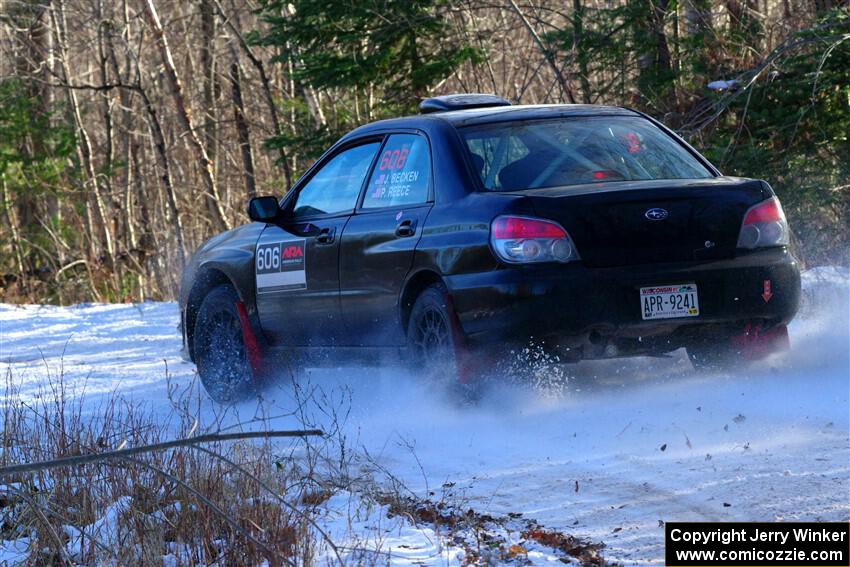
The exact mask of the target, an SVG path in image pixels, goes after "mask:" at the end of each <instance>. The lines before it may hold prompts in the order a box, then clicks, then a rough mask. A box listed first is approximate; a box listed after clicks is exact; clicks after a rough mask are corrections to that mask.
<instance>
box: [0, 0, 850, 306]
mask: <svg viewBox="0 0 850 567" xmlns="http://www.w3.org/2000/svg"><path fill="white" fill-rule="evenodd" d="M454 92H484V93H495V94H498V95H500V96H504V97H506V98H508V99H510V100H511V101H513V102H514V103H522V104H536V103H591V104H611V105H623V106H628V107H631V108H635V109H638V110H641V111H643V112H646V113H648V114H650V115H651V116H653V117H655V118H657V119H659V120H661V121H662V122H664V123H665V124H667V125H668V126H670V127H672V128H673V129H674V130H676V131H677V132H678V133H679V134H680V135H682V136H683V137H685V139H687V140H688V141H689V142H690V143H691V144H693V145H694V146H695V147H696V148H697V149H698V150H700V151H701V152H703V153H704V154H705V155H706V156H707V157H708V158H709V159H710V160H712V161H713V163H714V164H715V165H716V166H717V167H718V168H719V169H720V170H721V171H722V172H723V173H724V174H728V175H740V176H745V177H756V178H762V179H765V180H767V181H768V182H769V183H770V184H771V185H772V186H773V187H774V189H775V190H776V192H777V193H778V195H779V196H780V198H781V199H782V202H783V204H784V206H785V210H786V213H787V214H788V217H789V221H790V223H791V226H792V229H793V239H792V240H793V245H794V248H795V250H796V253H797V255H798V257H799V258H800V260H801V262H802V263H803V264H804V265H806V266H817V265H823V264H847V262H848V260H850V258H848V248H850V4H848V3H847V2H844V3H839V2H836V1H835V0H571V1H569V2H560V1H557V0H505V1H501V0H500V1H494V0H407V1H404V2H398V1H394V0H356V1H355V0H325V1H323V2H313V1H309V0H292V1H286V0H190V1H188V2H186V1H180V0H0V198H2V201H0V216H2V223H0V275H2V278H0V301H4V302H32V303H44V302H50V303H59V304H69V303H77V302H80V301H99V302H100V301H109V302H128V301H143V300H146V299H171V298H173V297H174V294H175V292H176V288H177V285H178V283H179V278H180V273H181V269H182V267H183V265H184V264H185V262H186V261H187V259H188V257H189V256H190V255H191V253H192V252H193V250H194V249H195V248H196V247H197V246H198V245H199V244H200V243H202V242H203V241H204V240H206V239H207V238H209V237H210V236H212V235H214V234H216V233H218V232H221V231H222V230H226V229H228V228H232V227H234V226H236V225H239V224H241V223H244V222H246V221H247V218H246V214H245V205H246V202H247V200H248V198H250V197H253V196H257V195H266V194H271V195H277V196H280V195H282V194H284V193H285V192H286V191H287V189H288V188H289V187H291V186H292V184H293V183H294V182H295V181H296V180H297V178H298V176H299V175H300V174H301V173H303V172H304V171H305V170H306V168H307V167H309V165H310V164H311V163H312V162H313V161H314V160H315V159H316V158H317V157H318V156H319V155H320V154H321V152H322V151H323V150H324V149H325V148H327V147H328V146H329V145H330V144H331V143H332V142H333V141H334V140H335V139H336V138H337V137H338V136H340V135H341V134H343V133H345V132H346V131H348V130H350V129H351V128H353V127H355V126H357V125H359V124H363V123H366V122H369V121H373V120H376V119H380V118H385V117H392V116H400V115H405V114H411V113H414V112H416V106H417V104H418V102H419V101H420V100H421V99H422V98H423V97H427V96H432V95H438V94H447V93H454Z"/></svg>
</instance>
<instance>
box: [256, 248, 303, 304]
mask: <svg viewBox="0 0 850 567" xmlns="http://www.w3.org/2000/svg"><path fill="white" fill-rule="evenodd" d="M263 240H266V241H265V242H264V241H263ZM254 262H255V267H256V274H257V293H258V294H259V293H280V292H286V291H294V290H299V289H306V288H307V245H306V241H305V240H304V239H303V238H298V239H293V240H279V239H272V238H269V239H264V238H263V239H260V242H259V243H257V254H256V257H255V259H254Z"/></svg>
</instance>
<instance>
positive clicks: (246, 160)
mask: <svg viewBox="0 0 850 567" xmlns="http://www.w3.org/2000/svg"><path fill="white" fill-rule="evenodd" d="M230 87H231V95H232V97H233V120H234V122H235V123H236V133H237V135H238V137H239V149H240V151H241V152H240V153H241V154H242V174H243V176H244V178H245V193H246V194H247V195H248V198H249V199H252V198H254V197H256V196H257V184H256V181H255V179H254V154H253V152H252V151H251V137H250V133H249V132H248V123H247V122H246V121H245V104H244V103H243V101H242V81H241V79H240V76H239V63H238V59H237V55H236V53H234V54H233V62H232V63H231V64H230Z"/></svg>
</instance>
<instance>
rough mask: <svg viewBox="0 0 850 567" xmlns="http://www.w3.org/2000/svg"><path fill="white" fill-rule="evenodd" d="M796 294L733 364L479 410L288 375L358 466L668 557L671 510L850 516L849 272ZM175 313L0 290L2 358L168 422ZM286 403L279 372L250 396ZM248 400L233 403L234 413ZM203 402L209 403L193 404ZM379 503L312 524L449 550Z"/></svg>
mask: <svg viewBox="0 0 850 567" xmlns="http://www.w3.org/2000/svg"><path fill="white" fill-rule="evenodd" d="M804 291H805V302H804V305H803V308H802V309H801V312H800V315H799V316H798V318H797V319H796V320H795V321H794V323H793V324H792V327H791V341H792V351H791V353H790V354H788V355H785V356H782V357H776V358H773V359H770V360H768V361H766V362H765V363H763V364H760V365H757V366H754V367H750V368H741V369H740V370H738V371H736V372H735V373H734V374H719V375H713V376H707V375H700V374H696V373H694V372H692V371H691V368H690V364H689V363H688V362H687V360H686V359H685V357H684V355H683V354H682V353H677V356H674V357H673V358H670V359H633V360H615V361H604V362H595V363H581V364H580V365H578V366H576V367H573V368H571V369H569V373H570V374H571V375H572V376H571V378H570V379H569V381H568V382H567V386H566V387H564V388H562V389H561V390H559V391H554V390H552V389H540V388H537V389H535V388H530V387H528V386H512V385H507V384H506V385H504V386H497V387H494V388H492V389H491V390H489V391H488V393H487V394H486V395H485V398H484V399H483V400H482V401H481V403H480V404H478V405H476V406H473V407H469V406H464V405H462V404H458V403H456V401H455V400H451V399H450V398H449V396H448V394H447V393H446V392H445V391H444V390H441V389H439V388H434V387H433V386H432V385H429V384H426V383H423V381H422V380H417V379H415V378H411V377H408V376H406V375H405V373H404V372H403V371H401V370H398V369H392V368H382V369H378V370H376V369H359V368H350V367H345V368H337V369H316V370H311V371H308V372H306V373H305V375H303V376H299V377H298V381H299V383H300V384H302V385H303V384H307V383H309V384H310V385H312V386H313V387H318V388H321V390H322V391H323V392H324V393H325V394H327V397H326V398H325V400H326V401H325V402H324V403H325V404H326V407H327V405H330V406H333V407H337V408H338V409H339V416H340V417H341V428H342V429H341V431H342V434H343V435H344V438H345V443H346V444H347V446H348V448H349V449H354V450H355V451H354V454H355V455H357V456H356V457H355V458H354V463H355V465H356V466H358V467H359V470H362V471H368V473H369V474H370V475H372V476H373V477H374V478H376V479H378V480H379V482H380V481H382V479H383V481H384V482H389V481H388V480H387V479H389V478H391V477H394V478H395V480H396V482H400V483H402V484H403V485H405V486H406V487H407V488H409V489H410V490H411V491H413V492H415V493H416V494H418V495H419V496H423V497H427V496H428V495H429V492H433V493H434V495H433V496H432V498H433V499H444V500H446V501H447V502H450V503H452V504H455V505H458V506H463V507H465V509H468V508H472V509H474V510H475V511H476V512H479V513H488V514H492V515H498V516H506V515H507V514H509V513H513V514H516V513H522V514H523V518H527V519H533V520H536V521H537V522H539V523H540V524H542V525H544V526H546V527H547V528H555V529H559V530H563V531H565V532H567V533H570V534H573V535H576V536H579V537H582V538H586V539H589V540H592V541H601V542H604V543H605V544H606V546H607V547H606V549H605V551H604V555H605V557H606V558H607V559H610V560H617V561H623V562H626V563H632V562H635V563H662V562H663V523H662V522H664V521H671V520H706V521H712V520H797V519H811V520H848V519H850V332H848V327H850V311H849V309H850V307H848V304H850V301H848V299H850V297H849V296H850V270H848V269H842V268H820V269H815V270H811V271H809V272H807V273H806V274H805V275H804ZM177 320H178V313H177V307H176V306H175V305H174V304H171V303H145V304H141V305H83V306H75V307H69V308H57V307H49V306H23V307H21V306H11V305H0V371H2V372H3V374H4V375H7V374H9V373H10V376H11V379H12V381H13V382H14V384H15V386H16V388H17V389H18V390H19V392H20V395H21V396H22V397H28V396H35V395H37V394H38V391H39V387H42V386H43V384H44V382H45V377H46V376H47V375H48V373H49V374H51V375H52V376H57V375H58V374H59V373H62V374H63V376H64V380H65V383H66V384H68V385H70V390H69V393H70V394H71V395H77V396H79V395H83V394H85V399H86V400H87V401H86V407H87V408H91V409H90V411H91V412H95V411H97V408H98V401H99V400H102V399H103V397H104V396H111V395H112V394H114V393H116V392H117V393H119V394H120V395H121V396H124V397H126V398H128V399H131V400H134V401H135V402H136V403H138V404H141V405H144V406H145V407H147V408H148V409H150V410H151V411H153V412H159V413H162V415H163V417H167V414H168V412H169V411H170V405H169V403H168V395H167V390H168V383H169V381H170V383H171V384H172V385H174V384H178V385H180V384H188V383H190V382H191V381H193V380H194V367H193V366H192V365H190V364H188V363H186V362H184V361H182V360H181V359H180V355H179V350H180V346H181V344H180V335H179V332H178V331H177ZM293 403H294V402H293V388H292V385H291V383H290V382H289V381H287V380H281V383H280V385H279V386H277V387H274V388H271V389H269V390H268V391H266V392H265V393H264V399H263V401H262V402H261V404H262V407H261V409H262V411H263V413H265V414H266V415H276V414H280V413H286V412H287V410H290V409H292V407H293ZM257 409H258V408H257V402H252V403H244V404H241V405H240V406H238V407H237V408H235V412H234V414H233V415H232V416H231V417H230V418H229V419H239V417H240V416H252V415H254V414H256V413H257ZM214 410H215V408H214V407H213V405H212V404H211V403H209V402H207V403H206V405H205V406H204V408H203V409H202V412H201V419H202V420H207V421H211V420H212V416H213V414H214ZM307 412H308V413H310V410H309V408H308V409H307ZM237 414H239V415H237ZM312 414H313V416H314V418H315V421H316V423H317V425H319V426H325V427H327V428H330V427H331V424H330V423H327V420H329V419H330V418H328V417H326V416H325V415H324V414H323V413H322V411H319V409H316V411H314V412H312ZM323 420H324V421H323ZM297 425H299V424H298V423H297V422H296V420H295V418H294V417H284V418H278V419H277V420H275V423H274V426H275V427H291V426H297ZM367 455H368V456H367ZM352 507H354V511H352ZM385 512H386V510H385V509H384V508H382V507H377V508H373V509H372V510H371V511H368V512H367V511H364V510H361V509H360V506H359V504H358V497H357V496H356V495H352V494H349V493H339V494H337V495H336V496H334V497H333V498H332V499H331V500H330V501H329V511H328V513H327V515H326V517H325V518H324V522H325V525H326V527H327V529H328V530H329V531H330V533H331V534H332V537H333V539H334V540H335V541H337V542H338V543H343V544H346V543H347V544H348V545H352V544H353V543H354V542H360V543H362V542H363V541H365V540H371V541H372V543H371V545H372V546H375V547H379V548H380V549H381V551H382V552H387V553H390V554H391V555H390V557H391V558H392V560H393V562H394V563H412V562H419V563H425V564H445V563H455V562H457V561H458V560H459V551H458V550H457V549H456V548H447V547H445V546H444V543H445V542H443V541H442V540H441V538H440V537H438V534H436V533H434V531H433V530H432V528H431V527H429V526H424V525H419V526H414V525H411V523H410V522H406V521H404V520H403V519H400V518H398V517H396V518H392V519H390V518H387V517H386V515H385ZM352 516H355V517H354V518H352ZM514 537H518V536H517V535H516V534H515V535H514ZM9 545H11V544H9ZM10 551H11V550H10ZM530 558H531V559H532V560H534V561H535V562H541V563H543V562H546V561H547V560H551V559H552V558H551V557H549V556H547V554H546V553H542V552H540V553H534V552H533V553H531V555H530Z"/></svg>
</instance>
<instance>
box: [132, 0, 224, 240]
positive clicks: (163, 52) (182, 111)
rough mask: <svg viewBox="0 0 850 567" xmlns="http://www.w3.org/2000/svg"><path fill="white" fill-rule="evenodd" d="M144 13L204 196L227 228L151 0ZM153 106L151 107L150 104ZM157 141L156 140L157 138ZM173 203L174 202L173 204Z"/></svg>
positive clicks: (210, 167) (208, 162)
mask: <svg viewBox="0 0 850 567" xmlns="http://www.w3.org/2000/svg"><path fill="white" fill-rule="evenodd" d="M144 11H145V16H146V17H147V20H148V25H150V27H151V29H152V30H153V33H154V37H155V38H156V43H157V47H159V52H160V57H161V58H162V63H163V66H164V70H165V76H166V78H167V79H168V82H169V84H170V86H171V91H172V95H173V97H174V104H175V106H176V110H177V118H178V120H179V121H180V125H181V127H182V128H183V129H184V130H185V131H186V133H187V134H188V138H189V142H190V143H191V145H192V147H193V148H194V150H195V153H196V156H197V160H198V165H199V166H200V167H199V169H200V171H201V177H202V179H203V181H204V185H205V188H206V197H207V199H208V200H209V205H210V210H211V211H212V212H213V214H214V219H213V220H214V221H215V222H216V224H217V225H218V228H219V229H226V230H229V229H230V227H231V225H230V222H229V221H228V220H227V215H226V214H225V213H224V206H223V204H222V202H221V197H220V196H219V192H218V186H217V185H216V181H215V171H214V168H213V162H212V161H211V160H210V157H209V154H207V150H206V149H205V148H204V145H203V144H202V143H201V140H200V138H199V137H198V132H197V131H196V130H195V127H194V125H193V123H192V110H191V108H190V106H189V101H188V100H187V99H186V96H185V94H184V92H183V83H182V82H181V81H180V76H179V75H178V74H177V68H176V67H175V66H174V58H173V57H172V55H171V49H170V48H169V47H168V40H167V38H166V37H165V30H163V29H162V24H161V23H160V21H159V15H158V14H157V11H156V7H155V6H154V4H153V0H144ZM151 108H152V107H151ZM157 143H158V142H157ZM175 206H176V204H175Z"/></svg>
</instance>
